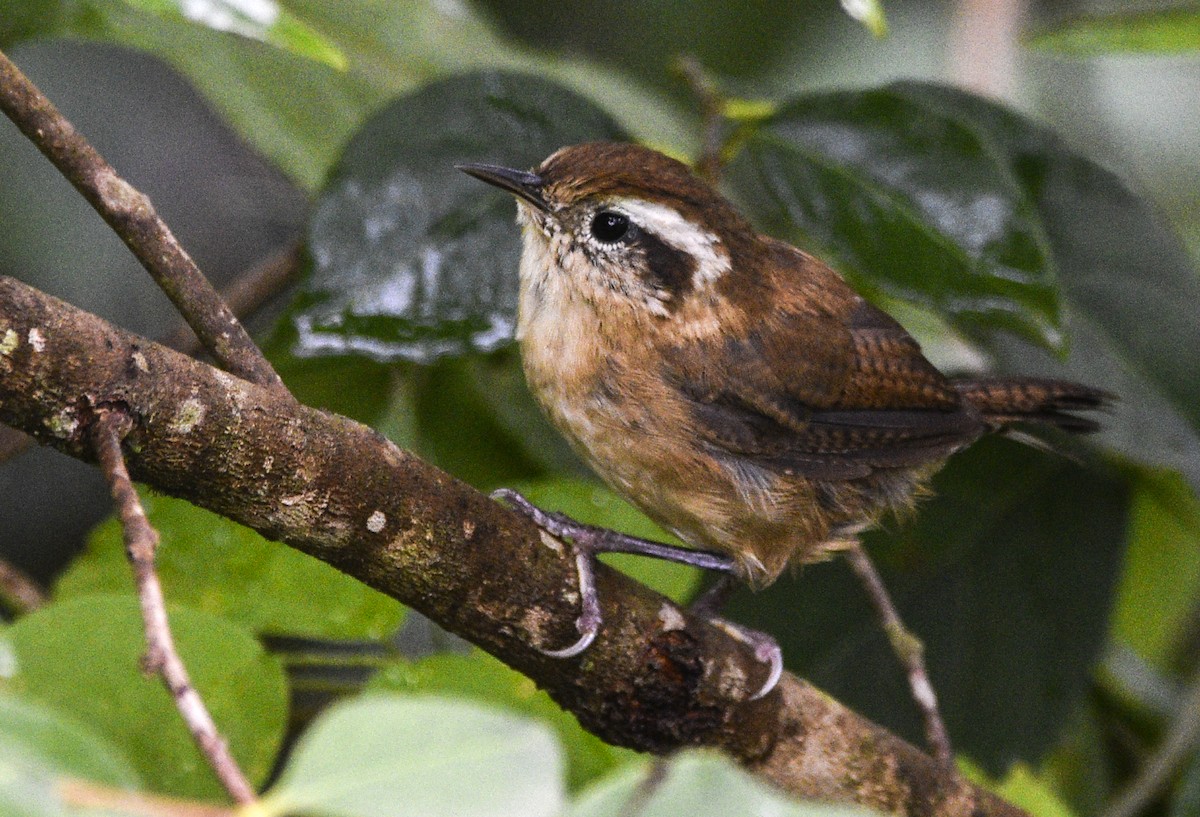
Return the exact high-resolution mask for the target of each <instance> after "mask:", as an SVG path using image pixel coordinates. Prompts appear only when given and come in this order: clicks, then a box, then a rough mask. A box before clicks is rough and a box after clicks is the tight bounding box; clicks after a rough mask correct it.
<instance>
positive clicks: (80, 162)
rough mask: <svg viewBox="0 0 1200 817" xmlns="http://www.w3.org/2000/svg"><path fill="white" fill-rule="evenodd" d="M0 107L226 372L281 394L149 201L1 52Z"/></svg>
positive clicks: (275, 380) (252, 346) (264, 363)
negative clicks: (147, 275)
mask: <svg viewBox="0 0 1200 817" xmlns="http://www.w3.org/2000/svg"><path fill="white" fill-rule="evenodd" d="M0 110H3V111H4V113H5V115H7V116H8V118H9V119H11V120H12V121H13V123H14V124H15V125H16V126H17V127H18V128H20V130H21V132H22V133H23V134H25V136H26V137H27V138H28V139H29V140H30V141H31V142H33V143H34V145H36V146H37V149H38V150H40V151H41V152H42V153H43V155H45V157H46V158H47V159H49V160H50V161H51V162H52V163H53V164H54V166H55V167H56V168H58V170H59V172H60V173H62V174H63V176H65V177H66V179H67V181H69V182H70V183H71V184H72V185H74V187H75V189H76V190H78V191H79V192H80V194H82V195H83V197H84V198H85V199H87V201H88V203H89V204H91V205H92V207H94V208H95V209H96V212H97V213H99V214H100V216H101V217H102V218H103V219H104V220H105V221H106V222H108V225H109V226H110V227H112V229H113V231H114V232H115V233H116V234H117V235H119V236H120V237H121V240H122V241H124V242H125V245H126V246H127V247H129V249H130V250H132V251H133V254H134V255H135V256H137V259H138V260H139V261H140V262H141V263H142V266H143V267H145V268H146V271H147V272H149V273H150V275H151V277H153V278H154V281H155V283H157V284H158V285H159V287H160V288H162V290H163V292H165V293H166V294H167V297H168V298H170V299H171V302H172V303H173V304H175V308H176V309H178V310H179V313H180V314H181V315H183V317H184V320H186V321H187V322H188V325H189V326H191V327H192V330H193V331H194V332H195V333H196V336H197V337H198V338H200V340H201V342H202V343H203V344H204V347H205V348H206V349H208V350H209V351H210V352H211V353H212V355H213V357H214V358H216V360H217V361H218V362H220V364H221V365H222V366H223V367H225V368H226V369H228V370H229V371H230V372H233V373H234V374H236V375H238V376H239V377H243V378H245V379H246V380H250V381H251V382H254V383H259V384H262V385H264V386H267V387H269V388H273V389H278V390H280V391H285V389H284V386H283V381H281V380H280V379H279V375H278V374H276V373H275V370H274V369H273V368H272V367H271V364H270V363H269V362H268V361H267V359H266V358H265V357H264V356H263V354H262V352H261V351H260V350H259V348H258V346H256V345H255V343H254V341H253V339H251V337H250V335H249V333H247V332H246V329H245V328H244V327H243V326H242V324H241V323H240V322H239V321H238V319H237V318H236V317H235V316H234V314H233V312H232V311H230V309H229V307H228V306H226V305H225V302H224V301H223V300H221V297H220V295H218V294H217V292H216V290H215V289H213V287H212V284H210V283H209V282H208V279H207V278H205V277H204V275H203V274H202V273H201V272H200V270H199V269H198V268H197V267H196V263H195V262H194V261H193V260H192V258H191V256H190V255H188V254H187V251H185V250H184V249H183V246H182V245H181V244H180V243H179V241H178V240H177V239H176V238H175V235H174V234H173V233H172V232H171V230H170V228H169V227H167V225H166V224H165V223H164V222H163V220H162V219H160V218H159V217H158V214H157V213H156V212H154V207H153V206H152V205H151V204H150V199H149V198H147V197H146V195H145V194H144V193H141V192H140V191H138V190H137V189H135V188H134V187H133V185H131V184H129V182H127V181H125V180H124V179H123V178H121V177H120V176H118V175H117V172H116V171H115V170H113V168H112V165H110V164H109V163H108V162H106V161H105V160H104V157H102V156H101V155H100V154H99V153H97V152H96V149H95V148H93V147H92V146H91V145H90V144H89V143H88V141H87V140H86V139H84V138H83V136H82V135H81V134H80V133H79V132H78V131H76V130H75V128H74V127H73V126H72V125H71V123H70V122H68V121H67V119H66V117H64V116H63V115H62V114H61V113H59V111H58V109H57V108H55V107H54V105H53V104H52V103H51V102H50V100H49V99H47V98H46V97H45V96H44V95H43V94H42V92H41V91H39V90H38V89H37V87H36V86H34V84H33V83H32V82H30V81H29V78H28V77H26V76H25V75H24V74H23V73H21V70H20V69H19V68H17V66H16V65H14V64H13V63H12V61H11V60H9V59H8V57H7V56H6V55H5V54H4V53H3V52H0Z"/></svg>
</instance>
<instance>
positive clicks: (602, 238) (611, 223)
mask: <svg viewBox="0 0 1200 817" xmlns="http://www.w3.org/2000/svg"><path fill="white" fill-rule="evenodd" d="M627 232H629V216H627V215H625V214H623V213H617V212H614V211H613V210H601V211H600V212H599V213H596V215H594V216H593V217H592V235H594V236H595V237H596V240H597V241H599V242H601V243H604V244H613V243H615V242H617V241H620V240H621V239H622V238H623V237H624V235H625V233H627Z"/></svg>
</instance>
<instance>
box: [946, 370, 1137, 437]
mask: <svg viewBox="0 0 1200 817" xmlns="http://www.w3.org/2000/svg"><path fill="white" fill-rule="evenodd" d="M954 387H955V388H956V389H958V393H959V394H960V395H962V397H963V398H964V399H965V400H967V401H968V402H970V403H971V404H972V405H974V406H975V407H976V408H977V409H979V413H980V414H982V415H983V418H984V420H986V421H987V423H988V424H989V425H990V426H991V427H992V430H993V431H1003V430H1004V429H1007V428H1009V427H1010V426H1013V425H1021V424H1032V425H1047V426H1054V427H1056V428H1061V429H1063V430H1064V431H1070V432H1072V433H1076V434H1088V433H1091V432H1093V431H1098V430H1099V429H1100V424H1099V423H1098V422H1096V421H1095V420H1093V419H1091V418H1090V417H1080V416H1079V415H1078V414H1076V413H1075V412H1079V411H1094V410H1097V409H1103V408H1106V407H1107V406H1109V405H1111V404H1112V403H1113V401H1114V400H1116V396H1115V395H1113V394H1110V393H1108V392H1106V391H1102V390H1100V389H1094V388H1092V387H1090V386H1083V385H1080V384H1079V383H1071V382H1069V381H1066V380H1043V379H1040V378H1035V377H995V378H979V379H972V380H956V381H954Z"/></svg>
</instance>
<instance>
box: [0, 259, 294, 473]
mask: <svg viewBox="0 0 1200 817" xmlns="http://www.w3.org/2000/svg"><path fill="white" fill-rule="evenodd" d="M301 252H302V247H301V244H300V242H299V241H293V242H291V243H290V244H287V245H286V246H284V247H283V248H281V249H279V250H277V251H276V252H275V253H273V254H272V255H270V256H268V257H267V258H265V259H264V260H262V261H259V262H258V263H257V264H255V265H254V266H253V267H251V268H250V269H248V270H246V271H245V272H243V273H241V274H240V275H238V276H237V277H235V278H233V279H232V280H231V281H229V282H228V283H227V284H226V285H225V286H224V287H222V288H221V299H222V300H223V301H224V302H225V303H227V304H229V308H230V309H232V310H233V314H235V315H237V316H238V318H239V319H243V320H244V319H245V318H247V317H249V316H250V315H253V314H254V313H255V312H257V311H258V309H259V308H260V307H261V306H263V305H264V304H266V303H267V302H268V301H270V300H271V299H272V298H274V297H275V296H276V295H278V294H279V293H280V292H282V291H283V290H284V288H285V287H287V285H288V284H290V283H291V282H292V281H294V280H295V279H296V276H297V273H299V272H300V257H301ZM161 343H162V344H163V345H164V346H170V347H171V348H172V349H176V350H178V351H180V352H183V353H184V354H185V355H195V354H197V353H198V352H200V351H201V350H202V349H203V348H204V347H203V344H201V343H200V339H199V338H197V337H196V333H195V332H193V331H192V330H191V328H190V327H189V326H188V325H187V322H186V321H181V322H180V325H179V326H178V327H176V329H175V330H174V331H172V332H171V334H170V335H167V336H166V337H165V338H163V339H162V340H161ZM35 444H36V441H35V440H34V439H33V437H30V436H29V435H28V434H23V433H21V432H20V431H17V430H16V429H15V428H9V427H8V426H3V425H0V464H3V463H6V462H8V461H9V460H11V459H13V458H14V457H16V456H17V455H18V454H23V453H24V452H25V451H27V450H29V449H30V448H32V447H33V446H34V445H35Z"/></svg>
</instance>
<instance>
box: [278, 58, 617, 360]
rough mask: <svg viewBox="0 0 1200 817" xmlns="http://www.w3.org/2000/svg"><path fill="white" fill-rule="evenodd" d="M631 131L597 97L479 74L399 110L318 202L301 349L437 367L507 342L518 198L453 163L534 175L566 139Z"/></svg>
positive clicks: (352, 149)
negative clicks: (446, 359)
mask: <svg viewBox="0 0 1200 817" xmlns="http://www.w3.org/2000/svg"><path fill="white" fill-rule="evenodd" d="M622 136H623V133H622V131H621V129H620V128H619V127H618V125H617V124H616V123H615V122H614V121H613V120H612V118H611V117H609V116H608V115H607V114H606V113H604V112H603V111H601V110H600V109H599V108H598V107H596V106H595V105H594V104H592V103H590V102H588V101H587V100H585V99H583V98H582V97H579V96H577V95H575V94H573V93H572V92H570V91H567V90H565V89H564V88H562V87H561V86H559V85H556V84H553V83H550V82H547V81H545V80H542V79H538V78H535V77H532V76H524V75H519V74H505V73H497V72H488V73H477V74H467V75H464V76H461V77H456V78H454V79H450V80H445V81H442V82H436V83H432V84H430V85H428V86H426V87H425V88H423V89H421V90H420V91H419V92H417V93H416V94H413V95H411V96H408V97H403V98H401V99H399V100H397V101H395V102H394V103H392V104H391V105H389V106H387V107H386V108H384V109H383V110H382V111H380V112H379V113H378V114H376V115H375V116H374V117H373V118H372V120H371V121H370V122H369V123H368V124H367V125H366V126H365V127H364V128H363V129H362V130H361V131H359V133H358V134H357V135H356V136H355V138H354V140H353V141H352V143H351V144H350V146H349V147H348V148H347V150H346V153H345V155H344V156H343V157H342V161H341V163H340V165H339V166H338V169H337V170H336V172H335V173H334V176H333V178H332V179H331V180H330V183H329V185H328V186H327V188H326V190H325V193H324V194H323V195H322V197H321V200H320V201H319V202H318V204H317V209H316V212H315V214H314V216H313V223H312V228H311V232H310V239H309V248H310V251H311V252H312V255H313V259H314V262H315V263H314V269H313V273H312V276H311V278H310V279H309V281H308V282H307V284H306V285H305V287H304V291H303V293H302V295H301V298H300V301H299V305H298V307H297V308H296V309H295V310H294V311H293V313H292V321H293V324H294V325H295V327H296V329H297V331H298V333H299V340H298V342H297V347H296V350H297V352H298V353H299V354H310V355H315V354H331V353H358V354H363V355H367V356H369V357H373V358H375V359H378V360H392V359H405V360H415V361H419V362H428V361H431V360H434V359H436V358H438V357H440V356H443V355H447V354H462V353H464V352H466V351H470V350H482V351H488V350H491V349H495V348H497V347H499V346H501V345H503V344H505V343H508V342H509V341H510V340H511V338H512V334H513V331H514V328H515V323H514V315H515V312H516V292H517V275H516V271H517V261H518V258H519V255H520V249H519V248H520V238H519V232H518V230H517V228H516V226H515V225H514V224H513V223H512V214H513V213H514V212H515V209H516V205H515V204H514V203H513V200H512V197H511V196H508V195H506V194H504V193H502V192H500V191H498V190H495V189H491V188H488V187H487V186H486V185H484V184H482V183H481V182H479V181H477V180H475V179H471V178H469V177H467V176H466V175H464V174H462V173H460V172H458V171H457V170H455V169H454V165H455V164H456V163H459V162H479V161H486V162H491V163H495V164H502V165H505V166H508V167H516V168H522V169H523V168H528V167H531V166H533V165H535V164H537V163H539V162H540V161H541V160H542V159H544V158H545V157H546V156H547V155H549V154H550V153H551V152H553V151H555V150H557V149H558V148H560V147H562V146H563V145H568V144H573V143H576V142H583V141H587V140H590V139H620V138H621V137H622Z"/></svg>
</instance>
